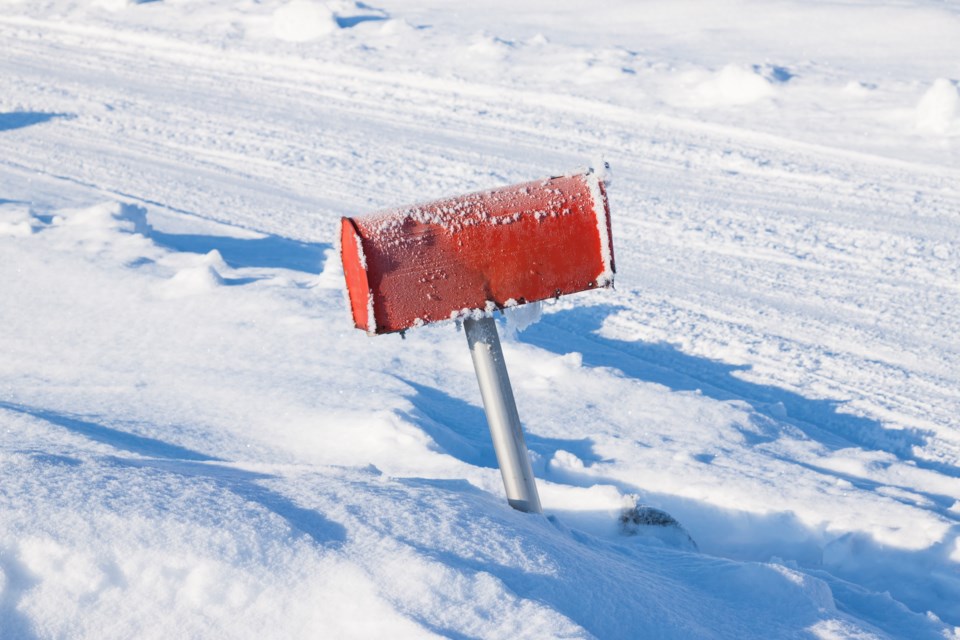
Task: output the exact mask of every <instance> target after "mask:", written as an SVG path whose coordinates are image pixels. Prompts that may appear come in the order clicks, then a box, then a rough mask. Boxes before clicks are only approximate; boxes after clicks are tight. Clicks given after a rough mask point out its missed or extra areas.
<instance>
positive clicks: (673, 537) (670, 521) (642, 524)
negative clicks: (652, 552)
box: [619, 496, 699, 551]
mask: <svg viewBox="0 0 960 640" xmlns="http://www.w3.org/2000/svg"><path fill="white" fill-rule="evenodd" d="M627 502H628V504H627V505H626V506H624V508H623V509H622V510H621V511H620V518H619V524H620V533H622V534H623V535H625V536H636V535H648V536H652V537H655V538H657V539H659V540H660V541H662V542H664V543H665V544H667V545H668V546H671V547H675V548H679V549H686V550H690V551H697V550H699V548H698V547H697V543H696V542H694V540H693V538H691V537H690V534H689V533H687V530H686V529H684V528H683V526H682V525H681V524H680V523H679V522H677V519H676V518H674V517H673V516H671V515H670V514H669V513H667V512H666V511H662V510H660V509H655V508H654V507H648V506H646V505H642V504H639V503H638V502H637V500H636V496H629V497H628V498H627Z"/></svg>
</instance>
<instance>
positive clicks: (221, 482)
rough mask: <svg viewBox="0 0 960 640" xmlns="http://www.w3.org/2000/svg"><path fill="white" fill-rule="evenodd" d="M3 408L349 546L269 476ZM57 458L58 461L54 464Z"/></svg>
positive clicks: (123, 461) (49, 414) (91, 426)
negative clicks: (202, 482) (269, 484)
mask: <svg viewBox="0 0 960 640" xmlns="http://www.w3.org/2000/svg"><path fill="white" fill-rule="evenodd" d="M0 409H6V410H7V411H12V412H15V413H20V414H24V415H28V416H32V417H34V418H38V419H40V420H44V421H46V422H49V423H50V424H53V425H56V426H58V427H62V428H64V429H66V430H68V431H70V432H71V433H75V434H78V435H81V436H84V437H86V438H89V439H90V440H94V441H96V442H100V443H103V444H107V445H110V446H112V447H114V448H116V449H121V450H123V451H127V452H129V453H134V454H137V455H139V456H144V457H143V458H121V457H118V456H109V457H108V459H109V460H110V461H111V462H112V463H114V464H116V465H118V466H123V467H127V468H144V467H149V468H154V469H159V470H162V471H166V472H169V473H174V474H177V475H181V476H187V477H197V478H206V479H209V480H212V481H213V482H215V483H216V484H217V485H218V486H220V487H221V488H222V489H224V490H227V491H230V492H231V493H233V494H235V495H238V496H240V497H242V498H244V499H246V500H250V501H251V502H255V503H257V504H259V505H260V506H262V507H263V508H264V509H267V510H268V511H271V512H273V513H275V514H276V515H278V516H280V517H281V518H283V519H284V520H286V521H287V523H288V524H289V525H290V527H291V528H293V529H294V530H297V531H301V532H303V533H304V534H306V535H308V536H309V537H310V538H312V539H313V540H314V541H315V542H316V543H317V544H320V545H334V546H338V545H339V544H341V543H343V542H345V541H346V529H344V527H343V526H342V525H340V524H338V523H336V522H332V521H330V520H328V519H326V518H325V517H324V516H323V515H322V514H320V513H318V512H316V511H312V510H310V509H304V508H303V507H300V506H298V505H296V504H295V503H293V502H292V501H291V500H290V499H289V498H287V497H286V496H283V495H281V494H279V493H277V492H275V491H272V490H270V489H268V488H266V487H263V486H261V485H259V484H257V481H258V480H267V479H270V478H272V477H273V476H270V475H268V474H263V473H255V472H252V471H246V470H243V469H237V468H235V467H231V466H228V465H226V464H215V463H224V462H225V461H224V460H222V459H220V458H214V457H212V456H208V455H206V454H204V453H201V452H198V451H193V450H191V449H188V448H185V447H181V446H179V445H175V444H170V443H168V442H164V441H162V440H158V439H155V438H148V437H145V436H139V435H135V434H132V433H128V432H126V431H122V430H120V429H116V428H114V427H108V426H105V425H103V424H99V423H96V422H91V421H89V420H86V419H80V418H78V417H76V416H71V415H66V414H61V413H55V412H53V411H47V410H44V409H38V408H35V407H28V406H24V405H20V404H13V403H10V402H3V401H0ZM35 457H36V458H39V459H45V460H47V461H55V462H60V463H67V464H69V463H70V462H71V460H70V459H66V458H63V457H62V456H51V455H50V454H43V453H40V454H37V455H36V456H35ZM55 458H56V459H57V460H54V459H55Z"/></svg>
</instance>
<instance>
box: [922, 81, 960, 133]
mask: <svg viewBox="0 0 960 640" xmlns="http://www.w3.org/2000/svg"><path fill="white" fill-rule="evenodd" d="M916 126H917V130H918V131H922V132H924V133H939V134H946V133H956V132H957V130H958V129H960V92H958V90H957V85H956V84H955V83H954V82H953V81H951V80H947V79H946V78H939V79H938V80H936V81H935V82H934V83H933V85H932V86H931V87H930V88H929V89H927V91H926V93H924V94H923V97H922V98H920V102H919V103H917V108H916Z"/></svg>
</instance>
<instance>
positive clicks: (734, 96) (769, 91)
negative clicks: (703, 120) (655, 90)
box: [667, 64, 775, 109]
mask: <svg viewBox="0 0 960 640" xmlns="http://www.w3.org/2000/svg"><path fill="white" fill-rule="evenodd" d="M774 92H775V91H774V86H773V84H771V82H770V81H769V80H768V79H767V78H765V77H764V76H763V75H761V74H760V73H758V71H757V69H755V68H745V67H742V66H739V65H735V64H729V65H727V66H725V67H723V68H722V69H720V70H719V71H717V72H715V73H711V74H704V73H703V72H699V71H690V72H687V73H684V74H682V75H680V76H679V77H678V78H677V80H676V84H675V88H674V89H673V90H671V91H669V92H668V93H667V99H668V100H669V101H670V102H671V103H672V104H676V105H680V106H686V107H693V108H697V109H710V108H716V107H735V106H742V105H748V104H752V103H755V102H758V101H760V100H763V99H764V98H769V97H771V96H773V95H774Z"/></svg>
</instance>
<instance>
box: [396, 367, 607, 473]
mask: <svg viewBox="0 0 960 640" xmlns="http://www.w3.org/2000/svg"><path fill="white" fill-rule="evenodd" d="M398 379H399V380H401V381H402V382H404V383H405V384H408V385H410V387H411V388H412V389H413V390H414V391H415V392H416V394H415V395H413V396H411V397H410V401H411V402H412V403H413V405H414V407H416V412H415V413H414V414H412V415H408V416H407V417H409V418H410V419H411V420H413V421H414V422H415V423H416V424H417V426H419V427H420V428H421V429H423V430H424V432H426V433H427V435H429V436H430V437H431V438H433V441H434V442H436V443H437V445H438V446H439V447H440V448H441V449H442V450H443V451H444V452H446V453H449V454H450V455H452V456H453V457H455V458H457V459H458V460H461V461H463V462H466V463H467V464H472V465H475V466H478V467H489V468H496V467H497V457H496V453H495V452H494V449H493V442H492V441H491V438H490V429H489V427H488V426H487V417H486V414H485V413H484V412H483V409H481V408H480V407H477V406H474V405H472V404H470V403H468V402H464V401H463V400H460V399H459V398H454V397H453V396H451V395H449V394H447V393H444V392H443V391H440V390H439V389H435V388H433V387H427V386H424V385H422V384H417V383H416V382H412V381H410V380H407V379H405V378H398ZM477 395H478V396H479V391H478V392H477ZM522 413H523V411H522V409H521V421H522V419H523V416H522ZM524 440H525V441H526V443H527V448H528V449H530V450H531V451H534V452H536V453H537V454H539V455H541V456H542V457H543V458H544V459H545V460H549V459H550V458H552V457H553V454H554V453H556V452H557V451H558V450H560V449H562V450H564V451H569V452H570V453H572V454H574V455H576V456H577V457H578V458H580V459H581V460H583V462H584V464H585V465H586V466H590V465H591V464H593V463H595V462H600V461H601V459H600V457H599V456H597V454H596V453H594V451H593V444H594V443H593V441H592V440H590V439H589V438H584V439H581V440H566V439H562V438H545V437H542V436H538V435H536V434H533V433H530V431H529V429H526V428H525V429H524Z"/></svg>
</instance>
